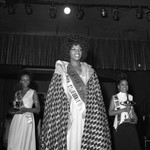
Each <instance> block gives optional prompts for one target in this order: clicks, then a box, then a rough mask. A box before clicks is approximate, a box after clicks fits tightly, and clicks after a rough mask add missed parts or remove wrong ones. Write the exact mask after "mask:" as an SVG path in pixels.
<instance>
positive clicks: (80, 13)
mask: <svg viewBox="0 0 150 150" xmlns="http://www.w3.org/2000/svg"><path fill="white" fill-rule="evenodd" d="M84 14H85V13H84V10H83V9H82V8H81V7H80V6H79V7H78V9H77V13H76V17H77V18H78V19H80V20H82V19H83V17H84Z"/></svg>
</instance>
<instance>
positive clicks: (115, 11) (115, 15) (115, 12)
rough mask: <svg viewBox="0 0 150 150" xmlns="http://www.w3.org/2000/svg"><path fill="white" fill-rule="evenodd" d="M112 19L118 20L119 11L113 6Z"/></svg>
mask: <svg viewBox="0 0 150 150" xmlns="http://www.w3.org/2000/svg"><path fill="white" fill-rule="evenodd" d="M113 19H114V20H115V21H119V19H120V12H119V10H118V8H115V9H114V10H113Z"/></svg>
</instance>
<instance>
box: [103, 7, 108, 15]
mask: <svg viewBox="0 0 150 150" xmlns="http://www.w3.org/2000/svg"><path fill="white" fill-rule="evenodd" d="M107 15H108V11H107V10H106V8H102V9H101V16H102V17H107Z"/></svg>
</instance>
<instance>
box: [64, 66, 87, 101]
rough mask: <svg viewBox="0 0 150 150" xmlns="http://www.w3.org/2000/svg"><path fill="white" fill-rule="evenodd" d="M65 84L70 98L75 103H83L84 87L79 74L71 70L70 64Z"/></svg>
mask: <svg viewBox="0 0 150 150" xmlns="http://www.w3.org/2000/svg"><path fill="white" fill-rule="evenodd" d="M66 78H67V84H68V89H69V91H70V93H71V94H72V97H73V98H74V99H75V100H76V102H77V101H79V99H80V101H83V102H84V103H85V89H86V86H85V84H84V82H83V81H82V79H81V78H80V76H79V74H78V73H77V72H76V70H75V69H74V68H73V66H72V65H71V64H69V65H68V66H67V76H66Z"/></svg>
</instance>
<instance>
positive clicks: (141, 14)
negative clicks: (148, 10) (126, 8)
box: [136, 7, 143, 19]
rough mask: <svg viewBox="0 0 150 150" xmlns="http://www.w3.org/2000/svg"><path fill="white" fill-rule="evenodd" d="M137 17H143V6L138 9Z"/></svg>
mask: <svg viewBox="0 0 150 150" xmlns="http://www.w3.org/2000/svg"><path fill="white" fill-rule="evenodd" d="M136 18H137V19H142V18H143V10H142V8H140V7H139V8H137V10H136Z"/></svg>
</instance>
